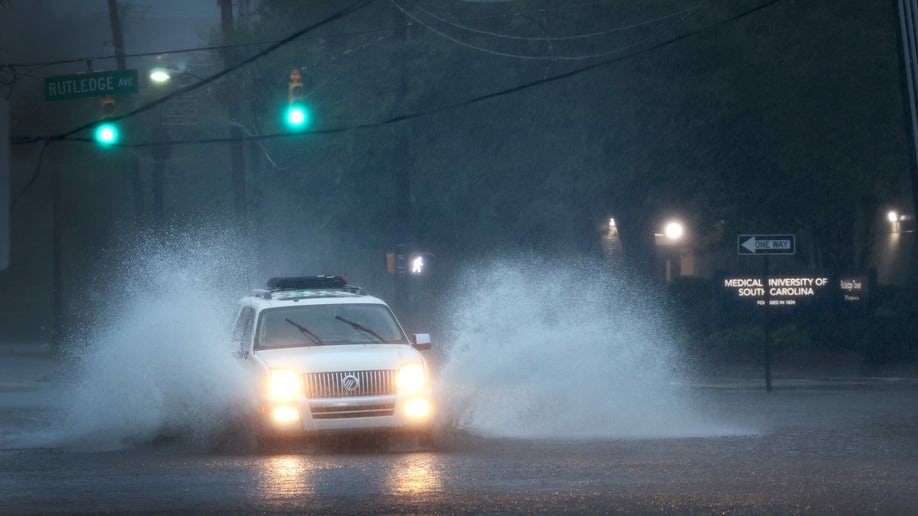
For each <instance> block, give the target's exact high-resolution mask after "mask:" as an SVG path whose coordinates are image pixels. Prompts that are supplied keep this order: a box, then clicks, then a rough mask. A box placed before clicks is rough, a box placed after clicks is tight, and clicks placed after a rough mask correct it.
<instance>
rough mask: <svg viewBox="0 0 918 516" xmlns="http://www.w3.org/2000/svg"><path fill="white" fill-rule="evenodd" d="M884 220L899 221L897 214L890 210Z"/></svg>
mask: <svg viewBox="0 0 918 516" xmlns="http://www.w3.org/2000/svg"><path fill="white" fill-rule="evenodd" d="M886 220H888V221H890V222H899V214H898V213H897V212H895V211H890V212H889V213H887V214H886Z"/></svg>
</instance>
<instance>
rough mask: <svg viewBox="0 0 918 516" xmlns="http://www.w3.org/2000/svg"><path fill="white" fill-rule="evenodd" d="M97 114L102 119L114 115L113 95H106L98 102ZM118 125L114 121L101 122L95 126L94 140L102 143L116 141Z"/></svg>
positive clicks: (108, 143) (107, 143)
mask: <svg viewBox="0 0 918 516" xmlns="http://www.w3.org/2000/svg"><path fill="white" fill-rule="evenodd" d="M99 115H100V118H102V120H107V119H109V118H112V117H113V116H115V96H114V95H106V96H104V97H102V101H101V102H100V103H99ZM118 136H119V134H118V126H117V125H116V124H115V123H114V122H103V123H101V124H99V125H97V126H96V141H97V142H99V143H101V144H103V145H111V144H113V143H116V142H117V141H118Z"/></svg>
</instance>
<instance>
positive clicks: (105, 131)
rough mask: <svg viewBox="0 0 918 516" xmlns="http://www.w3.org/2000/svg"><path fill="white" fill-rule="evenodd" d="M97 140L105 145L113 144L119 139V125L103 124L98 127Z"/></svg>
mask: <svg viewBox="0 0 918 516" xmlns="http://www.w3.org/2000/svg"><path fill="white" fill-rule="evenodd" d="M96 141H97V142H99V143H101V144H103V145H111V144H113V143H116V142H117V141H118V126H116V125H115V124H102V125H100V126H99V127H96Z"/></svg>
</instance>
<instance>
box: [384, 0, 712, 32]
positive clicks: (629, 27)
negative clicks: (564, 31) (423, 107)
mask: <svg viewBox="0 0 918 516" xmlns="http://www.w3.org/2000/svg"><path fill="white" fill-rule="evenodd" d="M390 1H391V2H392V5H394V6H395V7H396V8H397V9H398V10H400V11H402V12H403V13H405V15H406V16H408V17H409V18H411V19H412V20H414V21H416V22H418V23H419V24H421V25H423V26H424V27H426V28H427V29H430V30H433V29H432V28H431V27H429V26H428V25H427V24H425V23H424V22H422V21H421V20H419V19H418V18H416V17H415V16H414V15H412V14H411V13H409V12H408V10H407V9H406V8H405V7H403V6H401V5H399V3H398V2H396V1H395V0H390ZM710 1H711V0H703V1H702V2H700V3H697V4H695V5H693V6H691V7H687V8H685V9H681V10H679V11H675V12H672V13H669V14H666V15H663V16H658V17H656V18H651V19H649V20H644V21H641V22H637V23H632V24H629V25H620V26H617V27H612V28H610V29H606V30H602V31H595V32H588V33H583V34H575V35H572V36H549V35H545V36H517V35H514V34H502V33H499V32H493V31H488V30H483V29H476V28H474V27H469V26H468V25H463V24H461V23H459V22H458V21H455V22H454V21H450V20H447V19H445V18H443V17H442V16H438V15H437V14H436V13H434V12H431V11H430V10H428V9H424V8H423V7H421V6H420V5H418V4H416V3H415V4H414V5H412V6H410V7H411V8H413V9H417V10H418V11H421V12H423V13H424V14H426V15H428V16H430V17H431V18H433V19H434V20H436V21H437V22H439V23H441V24H444V25H449V26H451V27H453V28H456V29H459V30H464V31H467V32H472V33H475V34H481V35H484V36H491V37H494V38H501V39H515V40H522V41H571V40H579V39H587V38H594V37H597V36H605V35H608V34H614V33H616V32H622V31H626V30H632V29H637V28H640V27H644V26H647V25H652V24H654V23H658V22H661V21H665V20H668V19H671V18H676V17H679V16H683V15H686V14H689V13H691V12H693V11H696V10H698V9H700V8H701V7H702V6H703V5H705V4H707V3H710ZM462 21H465V20H462ZM437 34H439V32H437Z"/></svg>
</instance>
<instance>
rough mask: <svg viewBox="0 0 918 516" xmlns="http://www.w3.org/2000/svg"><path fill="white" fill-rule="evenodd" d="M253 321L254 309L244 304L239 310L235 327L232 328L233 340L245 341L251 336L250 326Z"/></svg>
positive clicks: (252, 324)
mask: <svg viewBox="0 0 918 516" xmlns="http://www.w3.org/2000/svg"><path fill="white" fill-rule="evenodd" d="M254 323H255V309H254V308H252V307H250V306H246V307H243V308H242V310H241V311H240V312H239V317H238V318H237V319H236V327H235V328H233V341H235V342H246V341H248V340H249V339H250V338H251V337H252V327H253V326H254Z"/></svg>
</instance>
